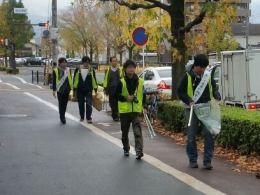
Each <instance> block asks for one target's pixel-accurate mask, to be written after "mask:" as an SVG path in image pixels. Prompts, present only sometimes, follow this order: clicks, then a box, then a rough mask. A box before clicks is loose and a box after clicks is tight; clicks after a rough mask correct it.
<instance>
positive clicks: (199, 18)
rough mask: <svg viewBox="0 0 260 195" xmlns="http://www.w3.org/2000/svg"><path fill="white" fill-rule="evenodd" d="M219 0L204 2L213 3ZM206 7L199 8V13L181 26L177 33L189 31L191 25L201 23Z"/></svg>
mask: <svg viewBox="0 0 260 195" xmlns="http://www.w3.org/2000/svg"><path fill="white" fill-rule="evenodd" d="M218 1H219V0H206V2H205V3H206V4H207V3H210V2H211V3H214V2H218ZM206 12H207V11H206V9H205V7H204V8H203V9H202V10H201V12H200V14H199V15H198V16H197V17H196V18H195V19H194V20H193V21H191V22H190V23H188V24H187V25H186V26H184V27H182V28H180V29H179V33H185V32H190V30H191V29H192V28H193V26H196V25H198V24H200V23H202V21H203V19H204V18H205V16H206Z"/></svg>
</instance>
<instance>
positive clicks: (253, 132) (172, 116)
mask: <svg viewBox="0 0 260 195" xmlns="http://www.w3.org/2000/svg"><path fill="white" fill-rule="evenodd" d="M221 116H222V119H221V120H222V121H221V123H222V124H221V125H222V128H221V132H220V134H219V135H218V136H217V140H216V141H217V144H218V145H221V146H223V147H226V148H233V149H238V150H239V151H240V152H241V153H243V154H250V153H253V152H256V153H257V154H260V112H259V111H249V110H244V109H242V108H235V107H226V106H222V107H221ZM158 118H159V119H160V121H161V123H162V125H163V126H164V127H165V128H166V129H167V130H169V131H175V132H181V131H183V132H184V131H185V126H186V120H185V114H184V107H183V105H182V104H181V103H180V102H164V103H160V104H159V107H158Z"/></svg>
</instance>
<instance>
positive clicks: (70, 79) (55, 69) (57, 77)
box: [53, 68, 73, 89]
mask: <svg viewBox="0 0 260 195" xmlns="http://www.w3.org/2000/svg"><path fill="white" fill-rule="evenodd" d="M53 71H54V73H55V76H56V86H58V85H59V83H60V77H59V70H58V68H54V69H53ZM68 80H69V85H70V89H73V81H72V77H71V74H70V71H69V72H68Z"/></svg>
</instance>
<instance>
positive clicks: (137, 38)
mask: <svg viewBox="0 0 260 195" xmlns="http://www.w3.org/2000/svg"><path fill="white" fill-rule="evenodd" d="M132 38H133V41H134V43H135V44H136V45H138V46H144V45H146V43H147V41H148V36H147V34H146V33H145V29H144V28H143V27H138V28H136V29H135V30H134V31H133V33H132Z"/></svg>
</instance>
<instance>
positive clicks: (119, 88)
mask: <svg viewBox="0 0 260 195" xmlns="http://www.w3.org/2000/svg"><path fill="white" fill-rule="evenodd" d="M122 87H123V85H122V82H121V81H120V82H119V83H118V85H117V88H116V98H117V100H118V101H120V102H126V101H127V99H126V97H124V96H122Z"/></svg>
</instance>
